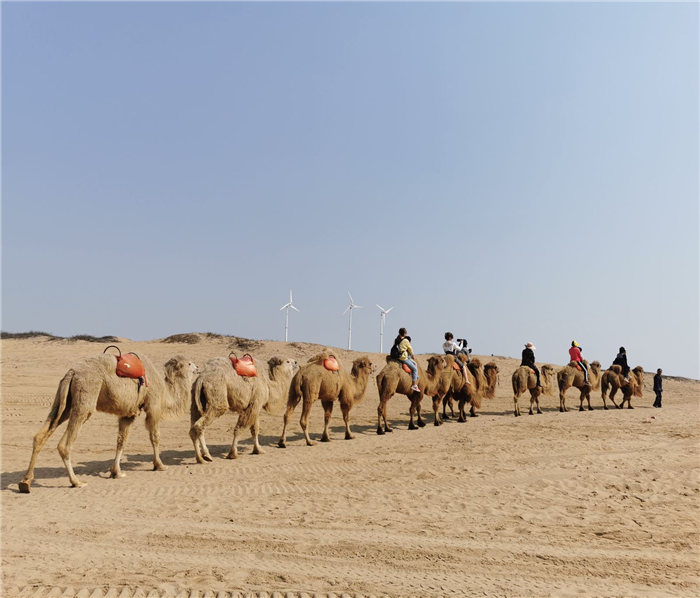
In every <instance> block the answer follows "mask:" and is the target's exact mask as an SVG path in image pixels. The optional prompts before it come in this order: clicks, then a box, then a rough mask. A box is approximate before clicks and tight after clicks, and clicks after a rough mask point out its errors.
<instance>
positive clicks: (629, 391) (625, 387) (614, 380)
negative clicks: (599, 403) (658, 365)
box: [600, 365, 644, 409]
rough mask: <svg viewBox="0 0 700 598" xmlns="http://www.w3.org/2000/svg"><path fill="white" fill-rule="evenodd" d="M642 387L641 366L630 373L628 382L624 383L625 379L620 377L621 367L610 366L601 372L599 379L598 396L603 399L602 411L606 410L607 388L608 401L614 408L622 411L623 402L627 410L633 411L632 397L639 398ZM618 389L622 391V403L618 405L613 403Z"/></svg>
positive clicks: (642, 369)
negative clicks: (601, 375)
mask: <svg viewBox="0 0 700 598" xmlns="http://www.w3.org/2000/svg"><path fill="white" fill-rule="evenodd" d="M643 386H644V368H643V367H642V366H641V365H638V366H637V367H636V368H634V369H633V370H632V371H631V372H630V375H629V382H625V378H624V376H623V375H622V366H619V365H611V366H610V367H609V368H608V369H607V370H606V371H605V372H603V377H602V378H601V389H600V394H601V396H602V397H603V409H607V408H608V404H607V402H606V399H607V396H606V395H607V394H608V387H610V400H611V401H612V404H613V405H615V407H617V408H618V409H622V408H623V407H624V406H625V401H627V408H628V409H634V407H632V396H635V397H641V396H642V387H643ZM618 389H619V390H621V391H622V401H621V402H620V404H619V405H618V404H617V403H616V402H615V393H617V391H618Z"/></svg>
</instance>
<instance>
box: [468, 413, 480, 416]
mask: <svg viewBox="0 0 700 598" xmlns="http://www.w3.org/2000/svg"><path fill="white" fill-rule="evenodd" d="M469 417H479V414H478V413H471V414H470V415H469Z"/></svg>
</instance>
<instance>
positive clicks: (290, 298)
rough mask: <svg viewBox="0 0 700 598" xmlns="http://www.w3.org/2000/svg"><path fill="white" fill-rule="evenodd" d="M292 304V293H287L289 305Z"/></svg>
mask: <svg viewBox="0 0 700 598" xmlns="http://www.w3.org/2000/svg"><path fill="white" fill-rule="evenodd" d="M291 302H292V291H289V303H290V304H291Z"/></svg>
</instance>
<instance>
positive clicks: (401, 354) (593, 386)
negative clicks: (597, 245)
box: [19, 328, 644, 493]
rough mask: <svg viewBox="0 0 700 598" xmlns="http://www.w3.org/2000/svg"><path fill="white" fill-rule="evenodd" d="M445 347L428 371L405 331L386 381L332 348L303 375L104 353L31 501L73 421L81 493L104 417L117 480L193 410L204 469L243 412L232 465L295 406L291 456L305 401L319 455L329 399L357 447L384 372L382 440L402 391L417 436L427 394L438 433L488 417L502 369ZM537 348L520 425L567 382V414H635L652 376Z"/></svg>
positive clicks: (239, 363)
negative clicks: (135, 454) (137, 429)
mask: <svg viewBox="0 0 700 598" xmlns="http://www.w3.org/2000/svg"><path fill="white" fill-rule="evenodd" d="M445 338H446V342H445V344H444V345H443V350H444V354H442V355H432V356H430V357H428V360H427V366H426V368H425V369H423V367H421V366H420V365H419V364H418V363H417V361H416V360H415V355H414V354H413V348H412V347H411V344H410V340H411V337H410V336H408V334H407V332H406V329H405V328H401V329H400V330H399V336H397V337H396V339H395V341H394V346H393V347H392V349H391V352H390V353H389V355H387V356H386V363H385V364H384V366H383V368H382V369H381V371H379V373H376V367H375V365H374V364H373V363H372V361H371V359H370V358H369V356H366V355H365V356H360V357H358V358H356V359H355V360H354V361H353V363H352V365H351V367H350V370H349V371H348V370H347V369H346V367H345V366H344V364H343V363H342V361H341V360H340V359H339V358H338V357H337V356H336V355H335V354H334V353H333V352H332V351H331V350H330V349H326V350H324V351H322V352H320V353H318V354H316V355H314V356H313V357H311V358H310V359H309V360H308V362H307V363H305V364H303V365H301V366H300V367H299V366H298V364H297V362H296V361H295V360H294V359H289V358H285V357H281V356H274V357H272V358H271V359H269V360H268V362H267V367H266V368H262V371H261V372H258V368H257V365H256V364H255V360H254V358H253V357H252V356H251V355H248V354H246V355H244V356H243V357H242V358H240V359H239V358H238V357H237V356H236V355H234V354H230V355H229V356H228V357H215V358H213V359H211V360H210V361H209V362H207V363H206V364H205V365H204V367H203V368H202V370H201V371H200V370H199V368H198V367H197V366H196V365H195V363H194V362H193V361H192V360H190V359H189V358H187V357H186V356H184V355H175V356H173V357H172V358H170V359H169V360H168V361H167V362H166V363H165V364H163V365H159V364H156V363H154V362H153V361H151V360H150V359H149V358H148V357H147V356H145V355H136V354H135V353H126V354H122V352H121V350H119V348H118V347H116V346H114V345H110V346H109V347H107V348H106V349H105V351H104V352H103V353H102V354H100V355H97V356H94V357H90V358H88V359H86V360H84V361H82V362H80V363H78V364H76V365H75V366H73V367H72V368H70V369H69V370H68V372H67V373H66V374H65V376H63V378H62V379H61V381H60V382H59V384H58V389H57V391H56V395H55V398H54V402H53V405H52V407H51V410H50V412H49V414H48V416H47V418H46V421H45V422H44V425H43V426H42V427H41V429H40V430H39V431H38V432H37V434H36V436H35V437H34V442H33V448H32V454H31V458H30V462H29V467H28V469H27V472H26V474H25V475H24V478H23V479H22V481H21V482H20V483H19V489H20V492H23V493H29V492H30V488H31V485H32V482H33V481H34V467H35V465H36V460H37V458H38V456H39V453H40V451H41V449H42V448H43V447H44V445H45V444H46V442H47V441H48V440H49V438H50V437H51V435H52V434H53V433H54V432H55V431H56V429H57V428H58V427H59V426H60V425H61V424H63V423H64V422H68V425H67V428H66V430H65V432H64V434H63V436H62V437H61V440H60V441H59V443H58V453H59V455H60V456H61V459H62V460H63V463H64V465H65V468H66V472H67V474H68V479H69V481H70V483H71V485H72V486H73V487H76V488H78V487H81V486H85V482H83V481H81V480H80V479H78V477H77V476H76V475H75V472H74V471H73V466H72V463H71V454H72V448H73V445H74V444H75V442H76V440H77V438H78V434H79V432H80V429H81V428H82V426H83V424H84V423H86V422H87V421H88V420H89V419H90V417H91V416H92V414H93V413H94V412H95V411H101V412H103V413H110V414H112V415H116V416H117V417H118V418H119V425H118V432H117V446H116V454H115V457H114V461H113V463H112V466H111V467H110V470H109V472H110V477H112V478H123V477H124V476H125V474H124V473H123V472H122V470H121V467H120V463H121V458H122V453H123V451H124V446H125V444H126V441H127V439H128V437H129V432H130V430H131V425H132V424H133V423H134V421H135V419H136V418H137V417H138V416H139V415H140V414H141V412H144V413H145V415H146V418H145V425H146V429H147V430H148V433H149V437H150V441H151V444H152V447H153V470H154V471H162V470H164V469H166V467H165V465H164V464H163V462H162V461H161V459H160V432H159V426H160V422H161V421H162V420H179V419H181V418H182V417H184V416H185V414H186V413H187V410H188V408H189V411H190V430H189V435H190V439H191V440H192V443H193V446H194V456H195V460H196V461H197V463H201V464H204V463H207V462H211V461H212V460H213V457H212V455H211V454H210V452H209V449H208V447H207V444H206V440H205V436H204V432H205V429H206V427H207V426H210V425H211V424H213V423H214V422H215V421H216V419H218V418H219V417H220V416H222V415H224V414H225V413H226V412H228V411H231V412H233V413H236V414H237V415H238V420H237V422H236V426H235V428H234V432H233V439H232V442H231V448H230V449H229V451H228V454H226V455H225V456H226V458H228V459H236V458H237V457H238V455H239V453H238V437H239V435H240V433H241V432H242V431H244V430H245V429H248V430H250V433H251V435H252V438H253V450H252V453H253V454H255V455H259V454H263V452H264V451H263V450H262V449H261V447H260V444H259V441H258V435H259V429H260V413H261V412H262V411H263V410H265V411H266V412H268V413H271V414H273V415H275V414H277V413H280V412H281V411H282V410H283V409H284V418H283V426H282V434H281V436H280V439H279V442H278V446H279V447H280V448H286V446H287V429H288V425H289V420H290V418H291V417H292V414H293V413H294V409H295V408H296V407H297V406H298V405H299V403H300V402H301V403H302V410H301V418H300V422H299V423H300V426H301V429H302V432H303V434H304V439H305V441H306V444H307V445H308V446H313V445H315V442H314V441H312V440H311V437H310V435H309V431H308V419H309V414H310V412H311V408H312V406H313V404H314V403H315V402H316V401H319V400H320V402H321V405H322V407H323V410H324V428H323V433H322V435H321V442H329V441H330V440H331V438H330V434H329V424H330V419H331V415H332V412H333V406H334V404H335V403H336V402H338V403H339V405H340V410H341V412H342V415H343V421H344V423H345V439H346V440H352V439H353V438H354V436H353V434H352V431H351V429H350V413H351V411H352V409H353V407H354V406H355V405H358V404H359V403H361V402H362V401H363V400H364V398H365V394H366V390H367V387H368V385H369V381H370V378H371V377H372V376H373V375H374V374H375V373H376V378H375V379H376V383H377V388H378V392H379V404H378V406H377V434H379V435H383V434H386V433H388V432H392V431H393V429H392V427H391V426H390V425H389V421H388V418H387V403H388V402H389V400H390V399H391V398H392V397H393V396H394V395H395V394H402V395H404V396H405V397H406V398H407V399H408V400H409V402H410V405H409V422H408V429H409V430H417V429H419V428H422V427H424V426H425V425H426V423H425V420H424V419H423V417H422V414H421V403H422V400H423V397H425V396H427V397H429V398H430V399H431V400H432V407H433V418H434V420H433V421H434V425H435V426H440V425H442V424H443V420H448V419H450V418H451V417H452V418H454V417H455V411H454V405H455V402H456V403H457V408H458V417H457V421H458V422H466V421H467V419H466V416H467V411H469V415H470V416H471V417H478V414H477V410H479V409H481V406H482V402H483V400H484V399H492V398H493V397H494V396H495V392H496V387H497V386H498V382H499V378H498V373H499V370H498V366H497V365H496V363H494V362H489V363H486V364H485V365H482V364H481V361H480V360H479V359H477V358H474V359H472V358H471V357H470V353H471V349H469V348H468V346H467V344H466V341H463V340H461V339H458V340H459V341H460V342H459V343H455V342H453V341H452V335H451V333H447V334H446V335H445ZM110 349H116V350H117V351H118V353H119V354H118V355H117V354H114V353H108V352H107V351H108V350H110ZM534 349H535V347H534V345H532V343H528V344H527V345H526V346H525V349H524V350H523V360H522V364H521V366H520V367H519V368H517V369H516V370H515V372H513V375H512V386H513V403H514V413H515V416H516V417H517V416H519V415H520V408H519V405H518V400H519V398H520V396H521V395H523V394H524V393H525V392H526V391H529V393H530V410H529V413H530V415H533V414H534V413H538V414H539V413H542V410H541V409H540V404H539V399H540V397H541V396H542V395H546V396H550V397H553V396H555V384H556V385H558V389H559V410H560V411H561V412H565V411H567V408H566V404H565V403H566V392H567V391H568V390H569V389H571V388H576V389H578V390H579V392H580V396H579V400H580V407H579V410H580V411H584V407H583V403H584V400H585V401H587V405H588V409H589V410H592V409H593V407H592V406H591V392H593V391H598V390H600V391H601V397H602V399H603V406H604V409H608V406H607V400H608V399H610V401H611V402H612V404H613V405H614V406H615V407H616V408H618V409H622V408H623V407H624V405H625V403H627V408H628V409H633V407H632V397H641V396H642V388H643V378H644V370H643V369H642V367H641V366H637V367H636V368H634V369H633V370H630V368H629V366H628V365H627V358H626V354H625V351H624V347H621V348H620V353H619V354H618V356H617V358H616V359H615V362H614V363H613V364H612V365H611V366H610V368H608V369H607V370H606V371H604V372H601V365H600V363H599V362H597V361H593V362H591V363H590V364H589V363H588V361H586V360H583V359H582V357H581V350H580V347H579V345H578V344H577V343H576V342H575V341H573V342H572V347H571V349H570V355H571V361H570V362H569V363H568V364H567V365H566V366H564V367H563V368H561V369H560V370H559V371H556V369H555V368H554V367H553V366H551V365H548V364H545V365H542V366H541V369H540V368H538V367H537V365H536V364H535V358H534ZM618 391H620V392H621V393H622V401H621V402H620V403H619V404H618V403H616V402H615V395H616V393H617V392H618ZM441 404H442V416H441V415H440V405H441ZM285 406H286V408H285ZM448 406H449V409H450V413H451V415H449V416H448V415H447V407H448Z"/></svg>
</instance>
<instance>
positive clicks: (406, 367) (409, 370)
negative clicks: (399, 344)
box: [401, 363, 411, 374]
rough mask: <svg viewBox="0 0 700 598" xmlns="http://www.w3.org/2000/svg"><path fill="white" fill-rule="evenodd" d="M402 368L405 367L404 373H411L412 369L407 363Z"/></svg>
mask: <svg viewBox="0 0 700 598" xmlns="http://www.w3.org/2000/svg"><path fill="white" fill-rule="evenodd" d="M401 367H403V371H404V372H406V373H407V374H410V373H411V368H410V367H408V366H407V365H406V364H405V363H402V364H401Z"/></svg>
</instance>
